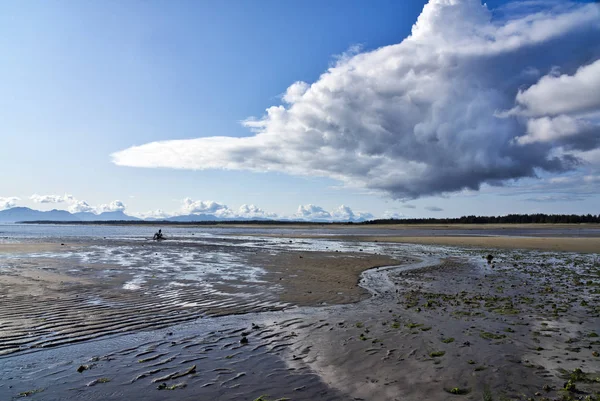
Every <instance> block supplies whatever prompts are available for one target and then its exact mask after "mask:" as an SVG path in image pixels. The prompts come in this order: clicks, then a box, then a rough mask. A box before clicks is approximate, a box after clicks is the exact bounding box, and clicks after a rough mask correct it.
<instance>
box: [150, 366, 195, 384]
mask: <svg viewBox="0 0 600 401" xmlns="http://www.w3.org/2000/svg"><path fill="white" fill-rule="evenodd" d="M194 373H196V365H194V366H192V367H191V368H189V369H188V370H186V371H185V372H181V373H180V372H175V373H171V374H168V375H166V376H162V377H158V378H156V379H154V380H152V383H158V382H166V381H167V380H174V379H179V378H180V377H183V376H187V375H191V374H194Z"/></svg>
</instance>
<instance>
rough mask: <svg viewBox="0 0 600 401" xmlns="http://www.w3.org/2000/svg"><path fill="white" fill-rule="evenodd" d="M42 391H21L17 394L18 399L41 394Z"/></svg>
mask: <svg viewBox="0 0 600 401" xmlns="http://www.w3.org/2000/svg"><path fill="white" fill-rule="evenodd" d="M42 391H44V389H43V388H38V389H35V390H29V391H23V392H21V393H19V397H29V396H30V395H34V394H37V393H41V392H42Z"/></svg>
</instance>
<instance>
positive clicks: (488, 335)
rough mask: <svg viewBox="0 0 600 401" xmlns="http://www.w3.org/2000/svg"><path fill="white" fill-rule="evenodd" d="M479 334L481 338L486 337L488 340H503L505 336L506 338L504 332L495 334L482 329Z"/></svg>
mask: <svg viewBox="0 0 600 401" xmlns="http://www.w3.org/2000/svg"><path fill="white" fill-rule="evenodd" d="M479 336H480V337H481V338H485V339H486V340H502V339H503V338H506V336H505V335H504V334H494V333H490V332H487V331H482V332H481V333H479Z"/></svg>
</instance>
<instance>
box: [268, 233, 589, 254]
mask: <svg viewBox="0 0 600 401" xmlns="http://www.w3.org/2000/svg"><path fill="white" fill-rule="evenodd" d="M261 235H262V234H261ZM275 235H276V234H273V236H275ZM289 237H290V238H323V239H328V240H339V241H356V242H388V243H399V244H424V245H445V246H457V247H479V248H489V249H493V248H497V249H532V250H542V251H558V252H581V253H598V252H600V237H593V238H574V237H520V236H519V237H515V236H469V235H461V236H446V235H444V236H417V237H415V236H410V237H409V236H395V235H377V236H374V235H363V234H362V233H360V234H357V235H327V236H323V235H318V234H315V235H311V234H297V235H293V234H292V235H289Z"/></svg>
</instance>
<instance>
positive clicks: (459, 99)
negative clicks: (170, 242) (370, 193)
mask: <svg viewBox="0 0 600 401" xmlns="http://www.w3.org/2000/svg"><path fill="white" fill-rule="evenodd" d="M500 11H501V12H498V13H492V12H491V10H489V9H488V8H487V6H486V5H482V4H481V2H480V1H479V0H430V1H429V3H428V4H426V5H425V7H424V8H423V11H422V13H421V15H420V16H419V18H418V20H417V22H416V23H415V25H414V26H413V29H412V33H411V35H410V36H409V37H408V38H406V39H405V40H403V41H402V42H401V43H398V44H394V45H390V46H385V47H382V48H379V49H376V50H373V51H368V52H362V53H357V54H347V55H344V56H343V57H340V58H339V59H338V61H337V62H336V63H335V65H333V66H332V67H331V68H329V69H328V70H327V71H326V72H325V73H324V74H322V75H321V76H320V78H319V79H318V80H317V81H316V82H314V83H312V84H309V83H305V82H296V83H294V84H292V85H291V86H290V87H289V88H288V89H287V90H286V91H285V94H284V96H283V98H282V100H283V102H284V104H283V105H275V106H272V107H269V108H268V109H267V110H266V114H265V115H264V116H263V117H261V118H251V119H248V120H246V121H245V122H244V125H245V126H247V127H248V128H249V129H250V130H251V131H252V132H254V135H252V136H249V137H242V138H237V137H205V138H199V139H191V140H167V141H161V142H152V143H148V144H144V145H141V146H134V147H131V148H128V149H125V150H122V151H119V152H116V153H114V154H113V155H112V159H113V162H114V163H116V164H117V165H121V166H133V167H167V168H179V169H230V170H249V171H281V172H285V173H289V174H294V175H314V176H326V177H331V178H333V179H336V180H339V181H341V182H343V183H345V184H346V185H348V186H359V187H364V188H368V189H369V190H374V191H377V192H381V193H386V194H388V195H389V196H391V197H393V198H398V199H411V198H417V197H420V196H425V195H436V194H443V193H449V192H454V191H460V190H463V189H470V190H478V189H479V188H480V186H481V185H482V184H484V183H487V184H491V185H502V184H503V183H506V182H507V181H510V180H513V179H520V178H523V177H535V176H537V175H538V172H540V171H547V172H551V173H552V172H564V171H568V170H570V169H573V168H577V167H579V166H580V165H579V160H583V159H584V158H585V157H588V159H590V158H591V159H594V158H595V157H596V154H594V153H590V152H591V151H593V150H595V149H596V147H598V146H600V145H598V142H597V141H594V140H592V141H588V142H587V143H586V144H581V143H579V144H578V145H572V146H571V148H573V149H579V150H580V151H585V152H588V153H586V154H583V153H574V152H572V151H571V150H570V148H569V147H568V146H566V145H565V143H564V141H565V138H568V137H578V138H579V137H581V136H582V133H581V132H589V131H586V130H589V128H590V127H589V124H592V125H593V124H595V123H594V121H593V118H586V119H585V120H582V118H583V117H582V116H581V115H580V114H581V113H584V112H585V113H588V114H589V113H596V112H600V104H599V103H598V97H599V96H600V91H599V90H598V81H599V80H600V78H599V77H600V74H598V68H600V60H599V58H600V46H599V44H598V40H597V38H598V35H599V34H600V7H599V6H598V5H596V4H582V3H577V2H570V1H562V2H557V1H537V2H535V3H532V2H524V3H521V4H516V3H514V4H511V5H510V6H508V7H504V8H503V9H502V10H500ZM557 71H563V72H562V74H561V73H558V72H557ZM540 76H541V78H540ZM565 94H566V95H565ZM567 117H569V118H571V119H577V121H571V120H567V119H566V118H567ZM531 118H533V119H539V120H532V121H529V120H530V119H531ZM582 121H584V122H585V124H588V125H585V124H584V123H582ZM584 128H585V129H584ZM582 129H583V131H581V130H582ZM515 138H517V139H516V140H515ZM565 146H566V147H565ZM309 206H311V207H309V208H308V209H301V210H299V212H298V214H299V216H304V215H310V216H312V215H314V216H316V217H319V218H323V219H325V218H331V215H330V216H327V214H328V213H329V212H327V211H324V210H322V209H320V208H318V207H316V206H313V205H309Z"/></svg>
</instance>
